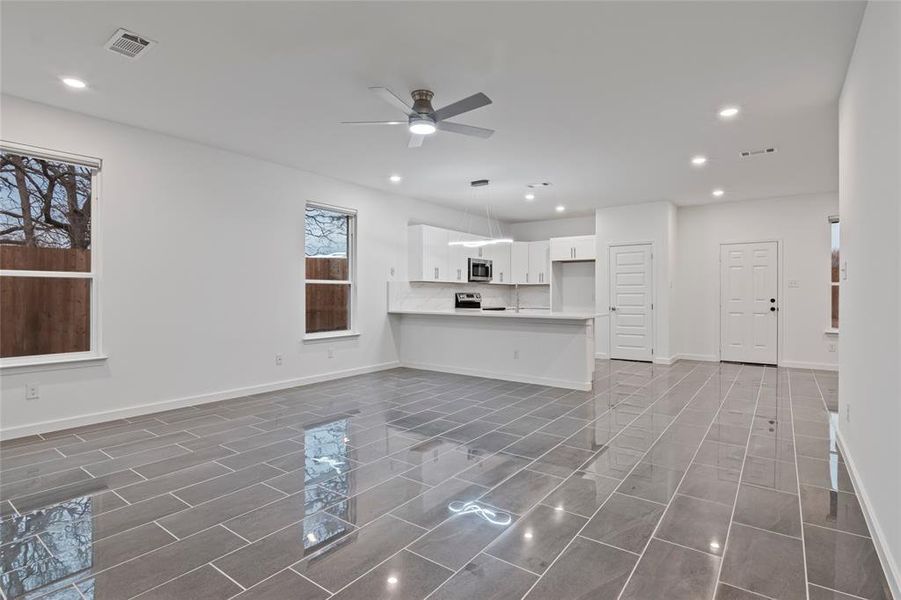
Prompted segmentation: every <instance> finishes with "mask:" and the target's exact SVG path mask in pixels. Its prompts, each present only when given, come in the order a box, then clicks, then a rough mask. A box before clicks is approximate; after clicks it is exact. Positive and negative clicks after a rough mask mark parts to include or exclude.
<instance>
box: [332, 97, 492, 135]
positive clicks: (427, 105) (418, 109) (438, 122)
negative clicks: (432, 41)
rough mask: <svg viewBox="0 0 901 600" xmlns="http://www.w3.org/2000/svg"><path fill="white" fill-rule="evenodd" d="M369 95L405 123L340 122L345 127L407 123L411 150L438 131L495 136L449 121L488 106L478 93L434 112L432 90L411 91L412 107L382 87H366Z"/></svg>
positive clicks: (484, 98)
mask: <svg viewBox="0 0 901 600" xmlns="http://www.w3.org/2000/svg"><path fill="white" fill-rule="evenodd" d="M369 90H370V91H371V92H373V93H374V94H376V95H377V96H378V97H380V98H381V99H382V100H384V101H385V102H387V103H388V104H390V105H391V106H393V107H395V108H397V109H400V110H402V111H403V112H404V114H405V115H406V116H407V120H406V121H342V124H344V125H403V124H406V125H407V127H408V129H409V130H410V141H409V143H408V144H407V145H408V146H409V147H410V148H418V147H419V146H421V145H422V142H423V140H424V139H425V137H426V136H428V135H432V134H434V133H435V132H437V131H438V130H441V131H449V132H451V133H459V134H462V135H468V136H472V137H480V138H489V137H491V135H492V134H493V133H494V130H493V129H485V128H484V127H473V126H472V125H463V124H462V123H453V122H451V121H448V120H447V119H450V118H452V117H456V116H457V115H461V114H463V113H466V112H469V111H471V110H475V109H477V108H481V107H483V106H487V105H489V104H491V99H490V98H489V97H488V96H486V95H485V94H483V93H481V92H479V93H478V94H473V95H472V96H469V97H468V98H464V99H463V100H459V101H458V102H454V103H453V104H448V105H447V106H445V107H443V108H439V109H438V110H435V108H434V107H433V106H432V98H433V97H434V95H435V94H434V93H433V92H432V91H431V90H413V91H412V92H411V93H410V96H411V97H412V99H413V104H412V106H411V105H409V104H408V103H407V102H405V101H404V100H401V99H400V98H399V97H398V96H397V95H396V94H394V93H393V92H392V91H391V90H389V89H388V88H384V87H372V88H369Z"/></svg>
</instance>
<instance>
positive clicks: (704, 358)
mask: <svg viewBox="0 0 901 600" xmlns="http://www.w3.org/2000/svg"><path fill="white" fill-rule="evenodd" d="M673 358H674V359H675V360H697V361H699V362H719V361H720V358H719V357H718V356H716V355H715V354H676V355H675V356H674V357H673Z"/></svg>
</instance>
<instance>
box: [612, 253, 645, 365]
mask: <svg viewBox="0 0 901 600" xmlns="http://www.w3.org/2000/svg"><path fill="white" fill-rule="evenodd" d="M652 257H653V255H652V253H651V245H650V244H635V245H629V246H611V247H610V358H620V359H624V360H653V358H654V336H653V321H654V317H653V310H652V307H653V304H652V302H653V291H654V272H653V268H652V264H651V261H652Z"/></svg>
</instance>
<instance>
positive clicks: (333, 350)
mask: <svg viewBox="0 0 901 600" xmlns="http://www.w3.org/2000/svg"><path fill="white" fill-rule="evenodd" d="M328 357H329V358H335V349H334V348H329V349H328Z"/></svg>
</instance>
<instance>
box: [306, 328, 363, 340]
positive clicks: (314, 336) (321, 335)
mask: <svg viewBox="0 0 901 600" xmlns="http://www.w3.org/2000/svg"><path fill="white" fill-rule="evenodd" d="M359 336H360V332H359V331H352V330H349V329H342V330H341V331H320V332H318V333H308V334H306V335H305V336H303V341H304V342H315V341H317V340H334V339H340V338H350V337H359Z"/></svg>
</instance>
